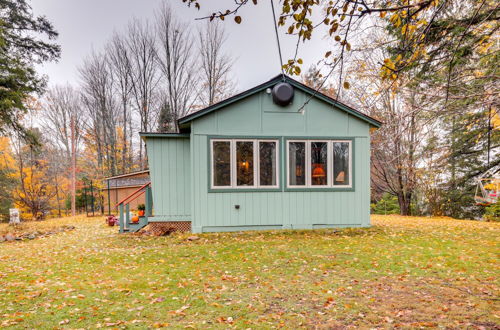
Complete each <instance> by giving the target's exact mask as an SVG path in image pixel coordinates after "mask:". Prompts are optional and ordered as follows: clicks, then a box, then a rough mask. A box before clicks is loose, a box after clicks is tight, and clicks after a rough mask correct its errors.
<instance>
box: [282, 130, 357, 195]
mask: <svg viewBox="0 0 500 330" xmlns="http://www.w3.org/2000/svg"><path fill="white" fill-rule="evenodd" d="M287 169H288V175H287V187H288V188H351V187H352V141H351V140H320V139H318V140H288V141H287Z"/></svg>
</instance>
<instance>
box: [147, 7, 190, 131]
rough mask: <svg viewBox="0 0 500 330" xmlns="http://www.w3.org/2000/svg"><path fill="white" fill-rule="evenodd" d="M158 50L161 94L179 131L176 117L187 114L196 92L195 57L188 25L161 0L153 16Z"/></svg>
mask: <svg viewBox="0 0 500 330" xmlns="http://www.w3.org/2000/svg"><path fill="white" fill-rule="evenodd" d="M156 35H157V39H158V44H159V45H158V50H157V53H156V59H157V63H158V64H159V67H160V69H161V72H162V76H163V77H162V78H163V81H164V86H163V88H164V98H165V101H164V102H165V103H166V104H167V105H168V109H169V110H170V113H171V116H168V118H170V119H171V120H172V121H173V123H172V125H171V126H172V127H173V129H174V130H175V131H178V129H179V128H178V127H177V119H179V118H181V117H182V116H184V115H185V114H187V113H188V112H189V111H190V109H191V108H192V106H193V104H194V102H195V101H196V99H197V96H198V90H197V87H196V86H197V84H196V82H197V76H196V59H195V57H194V52H193V46H194V45H193V39H192V36H191V35H190V33H189V29H188V27H187V26H186V25H185V24H183V23H181V22H180V21H179V20H178V19H177V18H176V17H175V16H174V15H173V14H172V9H171V8H170V6H169V5H168V4H167V3H166V2H164V3H163V5H162V7H161V9H160V11H159V14H158V16H157V17H156Z"/></svg>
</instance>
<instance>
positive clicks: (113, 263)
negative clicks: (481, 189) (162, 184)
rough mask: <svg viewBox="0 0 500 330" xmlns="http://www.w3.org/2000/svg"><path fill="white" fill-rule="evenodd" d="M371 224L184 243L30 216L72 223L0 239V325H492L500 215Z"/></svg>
mask: <svg viewBox="0 0 500 330" xmlns="http://www.w3.org/2000/svg"><path fill="white" fill-rule="evenodd" d="M372 222H373V223H374V226H373V227H371V228H368V229H366V228H364V229H344V230H340V231H338V232H335V231H333V230H316V231H272V232H245V233H224V234H203V235H199V237H200V239H199V240H196V241H192V242H191V241H188V240H187V239H186V238H187V237H188V236H190V235H188V234H177V235H172V236H170V237H145V236H135V235H118V234H117V228H116V227H114V228H109V227H106V226H105V225H104V221H103V220H102V219H101V218H98V219H85V218H73V219H67V218H66V219H60V220H58V219H54V220H49V221H46V222H44V223H43V224H30V225H28V226H27V229H29V230H34V229H33V228H34V227H36V226H38V225H40V226H44V227H51V228H52V227H57V226H60V225H65V224H68V223H73V224H74V225H76V230H73V231H70V232H63V233H59V234H55V235H53V236H49V237H45V238H40V239H35V240H32V241H23V242H14V243H0V316H1V318H0V326H7V327H13V328H72V329H74V328H97V327H111V328H148V327H149V328H152V327H174V328H185V327H193V328H201V329H203V328H221V329H222V328H228V327H234V328H245V329H246V328H252V329H260V328H273V327H285V328H297V327H308V328H314V327H319V328H335V327H343V326H347V325H353V326H358V327H365V328H367V327H368V328H369V327H384V328H392V327H396V326H401V327H403V328H415V327H436V326H441V327H455V328H463V327H481V326H482V327H485V328H494V327H495V326H497V327H498V326H499V325H500V323H499V321H500V315H499V309H500V304H499V283H498V279H499V278H500V276H499V275H500V267H499V258H498V257H499V252H500V250H499V247H500V244H499V243H500V238H499V237H500V235H499V234H500V224H496V223H479V222H473V221H458V220H452V219H445V218H411V217H398V216H386V217H384V216H374V217H373V218H372ZM17 230H18V231H19V230H21V229H17ZM7 231H9V227H0V232H7Z"/></svg>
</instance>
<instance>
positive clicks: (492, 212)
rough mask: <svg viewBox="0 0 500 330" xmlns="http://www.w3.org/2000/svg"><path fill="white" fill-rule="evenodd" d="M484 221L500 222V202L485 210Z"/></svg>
mask: <svg viewBox="0 0 500 330" xmlns="http://www.w3.org/2000/svg"><path fill="white" fill-rule="evenodd" d="M483 219H484V220H486V221H500V202H496V203H495V204H492V205H490V206H488V207H487V208H485V212H484V215H483Z"/></svg>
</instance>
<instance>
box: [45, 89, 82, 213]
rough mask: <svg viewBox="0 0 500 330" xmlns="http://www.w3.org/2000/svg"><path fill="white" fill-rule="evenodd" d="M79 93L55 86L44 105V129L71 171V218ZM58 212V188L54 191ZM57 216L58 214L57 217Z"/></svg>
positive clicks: (76, 149)
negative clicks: (61, 152)
mask: <svg viewBox="0 0 500 330" xmlns="http://www.w3.org/2000/svg"><path fill="white" fill-rule="evenodd" d="M81 110H82V109H81V103H80V99H79V95H78V93H77V92H76V91H75V90H74V89H73V87H71V86H70V85H66V86H55V87H53V88H51V89H49V91H48V92H47V94H46V96H45V99H44V102H43V114H44V116H43V118H42V125H43V128H44V130H45V131H46V132H48V133H49V134H47V136H48V137H49V139H50V140H51V141H52V143H53V144H54V145H55V148H57V149H60V150H63V152H64V154H65V156H66V161H67V163H66V166H67V168H69V170H70V182H71V188H70V190H71V191H70V193H71V215H73V216H74V215H75V214H76V162H77V157H78V155H77V153H78V150H79V145H80V141H81V137H82V130H81V124H82V120H83V115H82V111H81ZM59 170H61V168H60V167H58V168H57V171H55V172H54V173H55V174H54V178H55V182H56V183H58V175H59V174H60V173H58V171H59ZM56 194H57V200H58V210H59V213H60V212H61V207H60V204H59V200H60V198H59V189H57V193H56ZM59 215H60V214H59Z"/></svg>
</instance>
